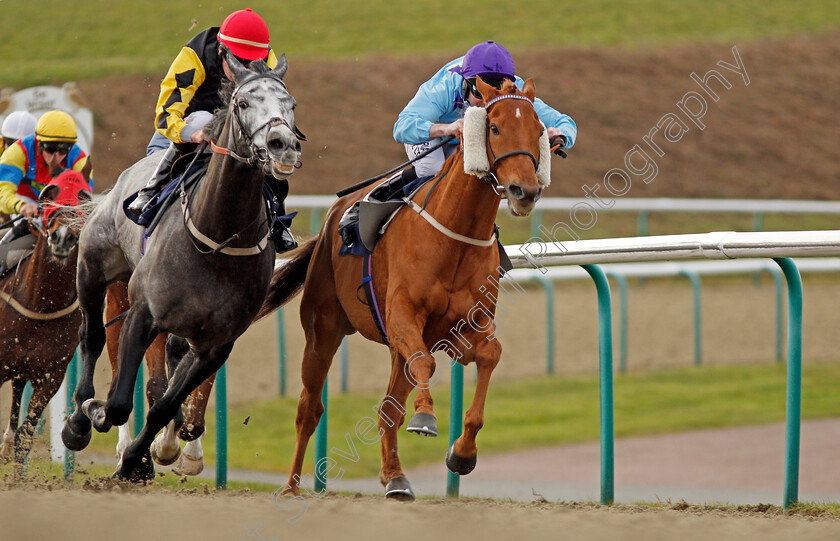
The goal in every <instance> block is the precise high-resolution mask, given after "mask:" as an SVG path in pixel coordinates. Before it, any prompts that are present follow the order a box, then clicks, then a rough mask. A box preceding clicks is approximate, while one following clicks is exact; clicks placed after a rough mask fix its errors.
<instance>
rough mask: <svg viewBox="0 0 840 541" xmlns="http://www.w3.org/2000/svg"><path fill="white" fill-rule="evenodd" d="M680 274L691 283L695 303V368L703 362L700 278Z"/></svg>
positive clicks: (687, 272) (686, 272)
mask: <svg viewBox="0 0 840 541" xmlns="http://www.w3.org/2000/svg"><path fill="white" fill-rule="evenodd" d="M680 274H681V275H683V276H685V277H686V278H688V279H689V280H690V281H691V292H692V298H693V301H694V366H700V365H701V364H702V362H703V310H702V307H701V305H700V303H701V291H700V288H701V282H700V276H698V275H697V273H694V272H691V271H685V270H684V271H680Z"/></svg>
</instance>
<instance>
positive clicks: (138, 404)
mask: <svg viewBox="0 0 840 541" xmlns="http://www.w3.org/2000/svg"><path fill="white" fill-rule="evenodd" d="M143 364H144V363H142V362H141V363H140V369H139V370H137V379H136V380H134V437H135V438H136V437H137V434H139V433H140V431H141V430H143V425H144V424H145V422H146V393H145V392H144V390H145V389H144V388H143Z"/></svg>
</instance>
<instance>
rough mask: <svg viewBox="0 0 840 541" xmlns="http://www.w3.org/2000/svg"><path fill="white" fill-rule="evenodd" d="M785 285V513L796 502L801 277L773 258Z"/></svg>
mask: <svg viewBox="0 0 840 541" xmlns="http://www.w3.org/2000/svg"><path fill="white" fill-rule="evenodd" d="M773 261H775V262H776V263H777V264H778V265H779V267H781V269H782V272H784V273H785V279H786V280H787V286H788V324H787V334H788V337H787V338H788V343H787V393H786V395H787V396H786V405H785V410H786V414H785V415H786V421H785V496H784V508H785V510H787V508H788V507H790V506H791V505H792V504H795V503H796V502H797V501H798V500H799V437H800V415H801V410H802V278H801V277H800V276H799V270H798V269H797V268H796V265H795V264H794V263H793V260H792V259H790V258H789V257H778V258H773Z"/></svg>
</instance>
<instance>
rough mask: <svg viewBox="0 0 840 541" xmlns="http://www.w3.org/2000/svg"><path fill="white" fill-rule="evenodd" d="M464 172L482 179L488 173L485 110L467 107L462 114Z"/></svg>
mask: <svg viewBox="0 0 840 541" xmlns="http://www.w3.org/2000/svg"><path fill="white" fill-rule="evenodd" d="M463 141H464V172H465V173H466V174H468V175H475V176H477V177H478V178H483V177H484V176H486V175H487V173H489V172H490V161H489V160H488V159H487V109H485V108H484V107H467V112H466V113H464V138H463Z"/></svg>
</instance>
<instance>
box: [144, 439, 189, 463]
mask: <svg viewBox="0 0 840 541" xmlns="http://www.w3.org/2000/svg"><path fill="white" fill-rule="evenodd" d="M156 443H157V439H155V441H153V442H152V446H151V447H150V448H149V452H150V453H151V455H152V460H154V461H155V462H157V463H158V464H160V465H161V466H169V465H170V464H173V463H174V462H175V461H176V460H178V458H179V457H180V456H181V446H180V445H179V446H178V447H176V448H175V454H173V455H172V456H171V457H162V456H160V455H159V454H158V452H157V445H156Z"/></svg>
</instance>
